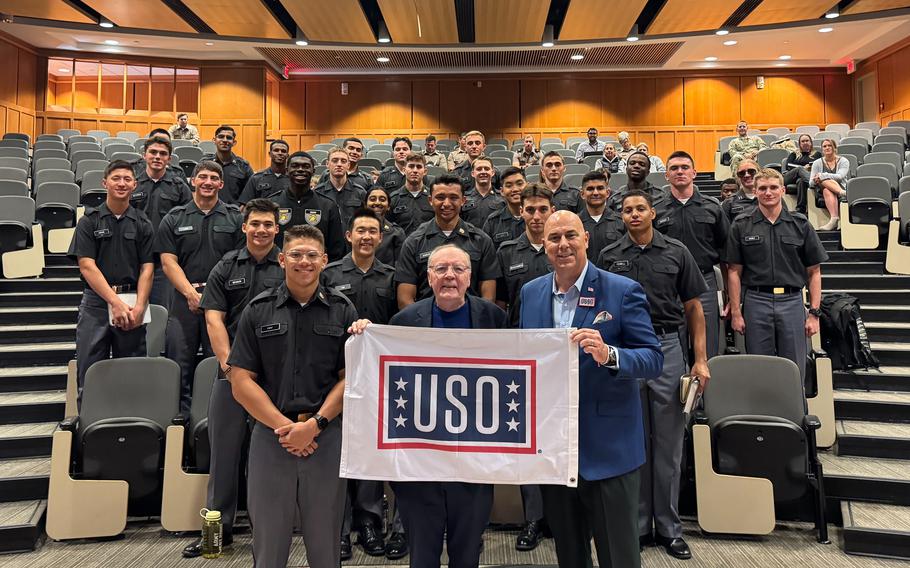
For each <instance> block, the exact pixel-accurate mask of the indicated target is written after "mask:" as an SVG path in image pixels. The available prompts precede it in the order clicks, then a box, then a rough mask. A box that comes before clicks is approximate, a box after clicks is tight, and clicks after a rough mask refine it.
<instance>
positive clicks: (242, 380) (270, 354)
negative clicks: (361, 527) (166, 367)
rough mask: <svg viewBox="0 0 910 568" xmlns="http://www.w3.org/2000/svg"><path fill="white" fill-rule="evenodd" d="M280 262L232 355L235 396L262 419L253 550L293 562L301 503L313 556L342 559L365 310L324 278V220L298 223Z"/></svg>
mask: <svg viewBox="0 0 910 568" xmlns="http://www.w3.org/2000/svg"><path fill="white" fill-rule="evenodd" d="M279 262H281V265H282V267H283V268H284V269H285V281H284V283H282V284H281V285H280V286H278V287H277V288H273V289H271V290H268V291H266V292H263V293H262V294H260V295H259V296H257V297H256V298H254V299H253V301H252V302H250V304H249V306H247V308H246V309H245V310H244V311H243V315H242V316H241V318H240V323H239V324H238V326H237V334H236V336H235V337H234V343H233V345H232V346H231V355H230V357H229V359H228V365H229V366H228V372H227V376H228V378H229V379H230V381H231V387H232V390H233V393H234V398H236V399H237V401H238V402H239V403H240V404H241V406H243V408H244V409H246V411H247V412H249V414H250V416H252V417H253V418H254V419H255V420H256V425H255V426H254V427H253V434H252V439H251V441H250V455H249V497H248V503H249V507H248V508H249V512H250V521H251V523H252V525H253V557H254V558H255V559H256V565H257V566H268V567H277V566H286V565H287V562H288V555H289V553H290V548H291V534H292V532H293V529H294V521H295V519H296V518H297V516H298V511H299V515H300V516H301V517H302V522H301V524H300V529H301V532H302V533H303V539H304V542H305V544H306V548H307V561H308V563H309V565H310V566H312V567H313V568H338V565H339V563H340V561H341V559H340V555H339V546H338V544H339V539H338V535H339V534H340V533H341V522H342V518H343V516H344V487H345V481H344V480H343V479H341V478H339V477H338V469H339V466H340V462H341V416H340V414H341V405H342V399H343V397H344V343H345V340H347V337H348V332H347V330H348V328H349V326H350V325H351V324H352V323H353V322H354V320H355V319H356V318H357V312H356V310H355V309H354V306H352V305H351V302H350V300H348V299H347V298H346V297H345V296H344V294H341V293H339V292H336V291H335V290H334V289H331V288H325V287H323V286H320V285H319V275H320V273H321V272H322V269H323V267H324V266H325V265H326V264H327V263H328V258H327V256H326V254H325V245H324V243H323V240H322V234H321V233H320V232H319V229H317V228H316V227H314V226H312V225H304V226H295V227H291V228H290V229H288V230H287V231H286V232H285V239H284V249H283V251H282V253H281V255H279ZM317 439H318V447H317Z"/></svg>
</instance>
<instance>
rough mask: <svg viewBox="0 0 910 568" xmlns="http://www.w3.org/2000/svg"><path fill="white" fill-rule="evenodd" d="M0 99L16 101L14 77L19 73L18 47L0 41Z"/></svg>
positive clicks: (16, 82) (15, 81) (15, 80)
mask: <svg viewBox="0 0 910 568" xmlns="http://www.w3.org/2000/svg"><path fill="white" fill-rule="evenodd" d="M0 61H2V62H3V64H2V65H0V101H9V102H11V103H16V102H17V95H16V93H17V84H18V81H17V79H16V77H17V75H18V73H19V48H17V47H16V46H15V45H13V44H11V43H7V42H5V41H0Z"/></svg>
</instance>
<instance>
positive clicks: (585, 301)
mask: <svg viewBox="0 0 910 568" xmlns="http://www.w3.org/2000/svg"><path fill="white" fill-rule="evenodd" d="M578 305H579V306H581V307H583V308H593V307H594V298H586V297H584V296H582V297H581V298H579V299H578Z"/></svg>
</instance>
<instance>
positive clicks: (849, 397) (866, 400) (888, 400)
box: [834, 390, 910, 423]
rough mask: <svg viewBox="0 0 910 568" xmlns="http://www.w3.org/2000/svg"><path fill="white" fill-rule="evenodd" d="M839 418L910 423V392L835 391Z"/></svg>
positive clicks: (836, 414) (835, 405) (835, 402)
mask: <svg viewBox="0 0 910 568" xmlns="http://www.w3.org/2000/svg"><path fill="white" fill-rule="evenodd" d="M834 414H835V416H836V417H837V418H838V419H839V420H865V421H869V422H903V423H910V393H907V392H895V391H853V390H836V391H834Z"/></svg>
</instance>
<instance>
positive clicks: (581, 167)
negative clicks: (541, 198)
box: [566, 164, 591, 187]
mask: <svg viewBox="0 0 910 568" xmlns="http://www.w3.org/2000/svg"><path fill="white" fill-rule="evenodd" d="M590 171H591V168H590V167H588V166H587V165H586V164H566V175H569V174H578V175H582V176H583V175H585V174H586V173H588V172H590ZM575 187H580V186H575Z"/></svg>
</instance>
